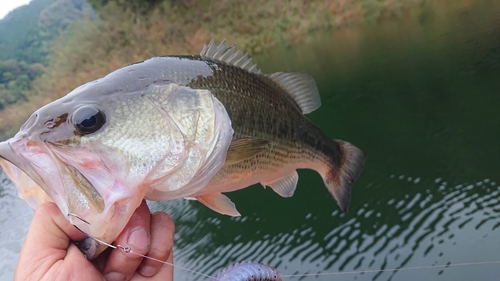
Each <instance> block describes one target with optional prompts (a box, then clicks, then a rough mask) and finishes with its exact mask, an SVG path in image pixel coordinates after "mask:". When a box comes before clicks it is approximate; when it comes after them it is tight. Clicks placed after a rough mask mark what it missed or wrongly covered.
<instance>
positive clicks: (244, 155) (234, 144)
mask: <svg viewBox="0 0 500 281" xmlns="http://www.w3.org/2000/svg"><path fill="white" fill-rule="evenodd" d="M268 144H269V141H268V140H260V139H252V138H242V139H236V140H233V141H231V144H229V147H228V149H227V154H226V162H225V164H227V165H231V164H234V163H238V162H241V161H243V160H245V159H248V158H250V157H253V156H255V155H256V154H258V153H260V152H262V151H264V150H266V149H267V147H268Z"/></svg>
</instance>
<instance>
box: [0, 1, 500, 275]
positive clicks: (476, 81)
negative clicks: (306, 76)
mask: <svg viewBox="0 0 500 281" xmlns="http://www.w3.org/2000/svg"><path fill="white" fill-rule="evenodd" d="M457 3H459V2H457ZM460 3H461V4H460V5H458V4H457V5H456V6H457V7H452V6H453V5H450V7H441V8H439V7H438V8H436V6H435V5H434V6H431V5H430V4H426V5H428V6H426V5H424V6H422V9H423V10H424V11H425V12H424V13H423V14H422V15H420V16H418V17H415V16H413V14H411V13H409V14H408V15H404V14H403V15H400V17H399V19H388V20H386V21H383V22H374V23H371V24H370V25H368V26H366V27H363V28H353V29H344V30H337V31H335V32H332V33H327V34H320V35H318V37H317V38H316V39H315V40H313V41H310V42H307V43H304V44H302V45H300V46H296V47H293V48H285V49H277V50H276V51H275V52H273V53H270V54H267V55H266V56H262V57H258V58H257V62H258V65H259V66H260V68H261V69H262V70H263V71H264V72H274V71H283V70H286V71H301V72H308V73H310V74H311V75H313V76H314V77H315V79H316V81H317V84H318V87H319V90H320V93H321V96H322V102H323V105H322V107H321V108H320V109H318V110H317V111H316V112H313V113H312V114H310V115H309V116H308V117H309V118H310V119H312V120H313V121H314V123H316V124H317V125H318V126H319V127H320V128H322V129H323V130H324V131H325V132H326V133H327V134H328V135H329V136H331V137H334V138H339V139H344V140H347V141H350V142H352V143H354V144H355V145H357V146H359V147H360V148H362V149H363V150H364V151H365V152H366V153H367V154H368V160H367V162H366V166H365V170H364V172H363V174H362V176H361V177H360V179H359V180H358V181H357V182H356V184H355V186H354V188H353V195H352V201H351V205H350V211H349V213H347V214H343V213H342V212H340V210H339V208H338V207H337V206H336V205H335V203H334V201H333V199H332V198H331V197H330V195H329V194H328V192H327V190H326V188H325V187H324V186H323V183H322V181H321V178H320V177H319V176H318V175H317V174H316V173H315V172H313V171H300V172H299V175H300V180H299V186H298V188H297V191H296V193H295V195H294V197H292V198H288V199H284V198H280V197H279V196H278V195H277V194H275V193H274V192H273V191H272V190H270V189H265V190H264V189H263V188H262V187H261V186H254V187H251V188H247V189H245V190H242V191H238V192H234V193H230V194H229V197H230V198H231V200H232V201H233V202H235V204H236V206H237V208H238V210H239V211H240V213H241V214H242V216H241V217H239V218H229V217H226V216H222V215H219V214H216V213H214V212H213V211H211V210H209V209H207V208H206V207H204V206H202V205H201V204H199V203H198V202H191V201H185V200H175V201H172V202H166V203H154V204H151V205H152V207H153V209H155V210H165V211H167V212H169V213H170V214H171V215H172V216H173V218H174V220H175V222H176V225H177V234H176V248H175V259H176V263H178V264H179V265H181V266H183V267H187V268H191V269H193V270H196V271H200V272H203V273H207V274H214V273H215V272H216V271H218V270H220V269H221V268H222V267H225V266H227V265H228V264H230V263H233V262H236V261H242V260H253V261H259V262H263V263H266V264H269V265H271V266H275V267H277V268H278V269H279V270H280V271H281V272H283V273H284V274H296V273H300V274H306V273H309V274H315V273H321V272H340V271H358V270H378V269H391V268H398V267H417V266H429V265H440V264H448V263H451V264H454V263H469V262H482V261H496V260H500V254H499V252H498V250H497V248H498V241H500V229H499V228H500V206H499V204H498V200H499V193H500V187H499V182H500V176H499V171H498V170H499V168H500V157H499V156H498V155H500V146H499V145H498V144H499V143H500V130H499V129H498V128H500V114H498V105H499V104H500V95H499V94H498V89H500V79H499V78H500V77H499V73H500V4H496V3H495V1H493V0H491V1H461V2H460ZM463 3H468V5H463ZM0 190H1V192H0V209H1V212H0V223H1V225H2V227H1V228H0V236H1V237H2V240H1V241H0V256H2V262H1V263H0V278H1V279H4V280H9V279H12V272H13V268H14V266H15V259H16V257H17V255H18V252H19V250H20V245H21V243H22V239H23V237H24V235H25V232H26V229H27V226H28V224H29V220H30V218H31V215H32V212H31V211H30V210H29V208H28V207H27V206H26V205H25V204H24V202H22V201H21V200H20V199H17V198H16V191H15V189H14V187H13V186H12V185H11V184H10V182H9V181H8V180H7V179H5V176H3V174H1V175H0ZM498 276H500V267H499V266H498V265H471V266H463V267H448V268H433V269H419V270H409V271H388V272H379V273H363V274H346V275H336V276H333V277H332V276H316V277H311V276H309V277H302V278H294V279H289V280H405V281H408V280H497V279H498ZM176 280H205V279H204V278H202V277H199V276H197V275H196V274H194V273H190V272H186V271H183V270H181V269H177V270H176Z"/></svg>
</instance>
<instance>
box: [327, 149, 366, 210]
mask: <svg viewBox="0 0 500 281" xmlns="http://www.w3.org/2000/svg"><path fill="white" fill-rule="evenodd" d="M335 141H336V142H338V143H339V145H340V155H341V160H340V165H333V166H332V168H330V170H329V171H327V172H326V174H323V175H321V176H322V177H323V181H324V183H325V185H326V187H327V188H328V191H330V194H331V195H332V196H333V198H334V199H335V201H336V202H337V204H338V205H339V207H340V209H342V211H343V212H347V210H348V207H349V201H350V199H351V186H352V185H353V183H354V181H355V180H356V179H357V178H358V177H359V175H360V174H361V171H362V170H363V166H364V163H365V160H366V155H365V153H364V152H363V151H362V150H361V149H359V148H357V147H356V146H354V145H352V144H350V143H348V142H345V141H342V140H335Z"/></svg>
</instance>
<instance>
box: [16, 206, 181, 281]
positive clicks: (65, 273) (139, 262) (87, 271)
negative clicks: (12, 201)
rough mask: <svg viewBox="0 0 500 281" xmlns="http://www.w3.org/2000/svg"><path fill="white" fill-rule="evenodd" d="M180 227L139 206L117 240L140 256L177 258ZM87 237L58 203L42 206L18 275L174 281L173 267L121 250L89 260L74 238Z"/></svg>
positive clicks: (20, 263) (34, 217) (70, 278)
mask: <svg viewBox="0 0 500 281" xmlns="http://www.w3.org/2000/svg"><path fill="white" fill-rule="evenodd" d="M174 231H175V226H174V223H173V221H172V219H171V218H170V216H169V215H167V214H166V213H162V212H157V213H154V214H152V215H151V214H150V212H149V208H148V206H147V205H146V202H145V201H143V202H142V204H141V205H140V206H139V207H138V208H137V210H136V211H135V212H134V214H133V215H132V217H131V219H130V221H129V222H128V224H127V226H125V229H124V230H123V231H122V233H120V235H119V236H118V238H117V239H116V241H115V242H116V244H119V245H124V246H129V247H131V249H132V251H133V252H134V253H137V254H142V255H147V256H149V257H153V258H155V259H159V260H166V261H168V262H169V263H172V262H173V253H172V246H173V240H174ZM85 238H87V237H86V235H85V234H83V233H82V232H80V231H79V230H77V229H76V228H75V227H73V226H72V225H71V224H70V223H69V221H68V220H67V219H66V218H65V217H64V215H63V214H62V213H61V211H60V210H59V208H58V207H57V206H56V205H55V204H54V203H46V204H43V205H41V206H40V207H38V209H37V210H36V211H35V214H34V216H33V220H32V222H31V225H30V228H29V230H28V233H27V235H26V240H25V241H24V244H23V247H22V250H21V254H20V257H19V261H18V264H17V267H16V271H15V275H14V279H15V280H18V281H21V280H51V281H52V280H82V281H84V280H92V281H94V280H108V281H114V280H134V281H135V280H162V281H172V280H173V268H172V266H170V265H166V264H162V263H159V262H156V261H153V260H150V259H145V258H142V257H140V256H138V255H135V254H133V253H125V252H124V251H123V250H122V249H109V250H107V251H105V252H104V253H102V254H101V255H100V256H98V257H97V258H96V259H95V260H93V261H88V260H87V259H86V258H85V256H84V255H83V254H82V253H81V252H80V250H79V249H78V248H77V246H76V245H75V244H73V243H72V241H81V240H83V239H85Z"/></svg>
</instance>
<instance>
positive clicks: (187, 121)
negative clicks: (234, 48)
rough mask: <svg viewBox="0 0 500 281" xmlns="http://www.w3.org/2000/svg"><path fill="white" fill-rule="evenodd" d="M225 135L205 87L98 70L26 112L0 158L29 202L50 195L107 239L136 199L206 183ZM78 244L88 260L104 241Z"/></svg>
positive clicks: (227, 130)
mask: <svg viewBox="0 0 500 281" xmlns="http://www.w3.org/2000/svg"><path fill="white" fill-rule="evenodd" d="M127 73H129V72H127ZM109 76H111V78H112V76H113V74H112V75H109ZM132 78H133V77H132ZM132 78H130V79H128V80H130V81H133V82H137V81H139V80H134V79H132ZM120 81H123V79H122V80H120ZM130 85H132V86H133V87H132V86H130ZM137 85H139V86H137ZM134 87H135V88H134ZM232 134H233V130H232V127H231V122H230V119H229V116H228V115H227V112H226V111H225V109H224V106H223V105H222V104H221V103H220V102H219V101H218V100H217V99H216V98H215V97H214V96H213V95H212V94H211V93H210V91H207V90H200V89H191V88H189V87H184V86H180V85H177V84H175V83H171V82H168V81H166V82H165V81H163V82H161V83H150V84H147V85H142V86H141V85H140V83H138V82H137V83H129V84H126V83H116V81H113V80H110V79H107V78H106V77H104V78H101V79H100V80H96V81H94V82H90V83H87V84H85V85H83V86H80V87H79V88H77V89H75V90H74V91H72V92H71V93H69V94H68V95H67V96H65V97H63V98H61V99H59V100H56V101H54V102H52V103H50V104H48V105H46V106H44V107H42V108H40V109H39V110H37V111H36V112H35V113H33V115H32V116H31V117H30V118H29V119H28V121H26V123H25V124H24V125H23V126H22V127H21V129H20V131H19V132H18V133H17V134H16V135H15V136H14V137H13V138H11V139H9V140H7V141H4V142H2V143H0V164H1V165H2V167H3V169H4V170H5V172H6V173H7V174H8V176H9V177H10V178H11V179H12V181H13V182H14V184H15V185H16V186H17V188H18V190H19V192H20V197H21V198H24V199H25V200H26V201H27V202H28V203H29V204H30V206H31V207H32V208H36V207H37V206H38V205H39V204H41V203H43V202H45V201H48V200H49V198H50V200H52V201H54V202H55V203H56V204H57V205H58V206H59V208H60V210H61V212H62V213H63V214H66V215H68V217H67V218H68V219H69V220H70V222H71V223H72V224H74V225H75V226H77V227H78V228H79V229H81V230H82V231H83V232H85V233H87V234H88V235H89V236H92V237H94V238H97V239H99V240H102V241H104V242H107V243H111V242H113V241H114V240H115V238H116V237H117V236H118V235H119V233H120V232H121V231H122V230H123V229H124V227H125V225H126V223H127V222H128V221H129V219H130V217H131V216H132V213H133V212H134V210H135V209H136V208H137V207H138V206H139V205H140V203H141V201H142V200H143V199H144V198H145V199H149V200H158V201H159V200H170V199H175V198H180V197H188V196H190V195H192V194H195V193H196V192H198V191H199V190H201V189H202V188H203V187H204V186H206V184H207V183H208V181H209V180H210V178H211V177H212V176H213V175H214V174H215V173H216V172H217V171H218V169H219V168H220V167H221V166H222V165H223V163H224V161H225V157H226V151H227V148H228V146H229V144H230V142H231V139H232ZM2 158H3V159H2ZM41 190H43V191H44V192H42V191H41ZM83 248H85V250H86V254H87V257H88V258H93V257H95V256H97V255H98V254H99V253H100V252H101V251H103V250H104V248H105V247H101V246H99V245H96V244H95V243H93V244H92V245H90V246H89V244H88V243H86V244H85V246H83Z"/></svg>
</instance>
